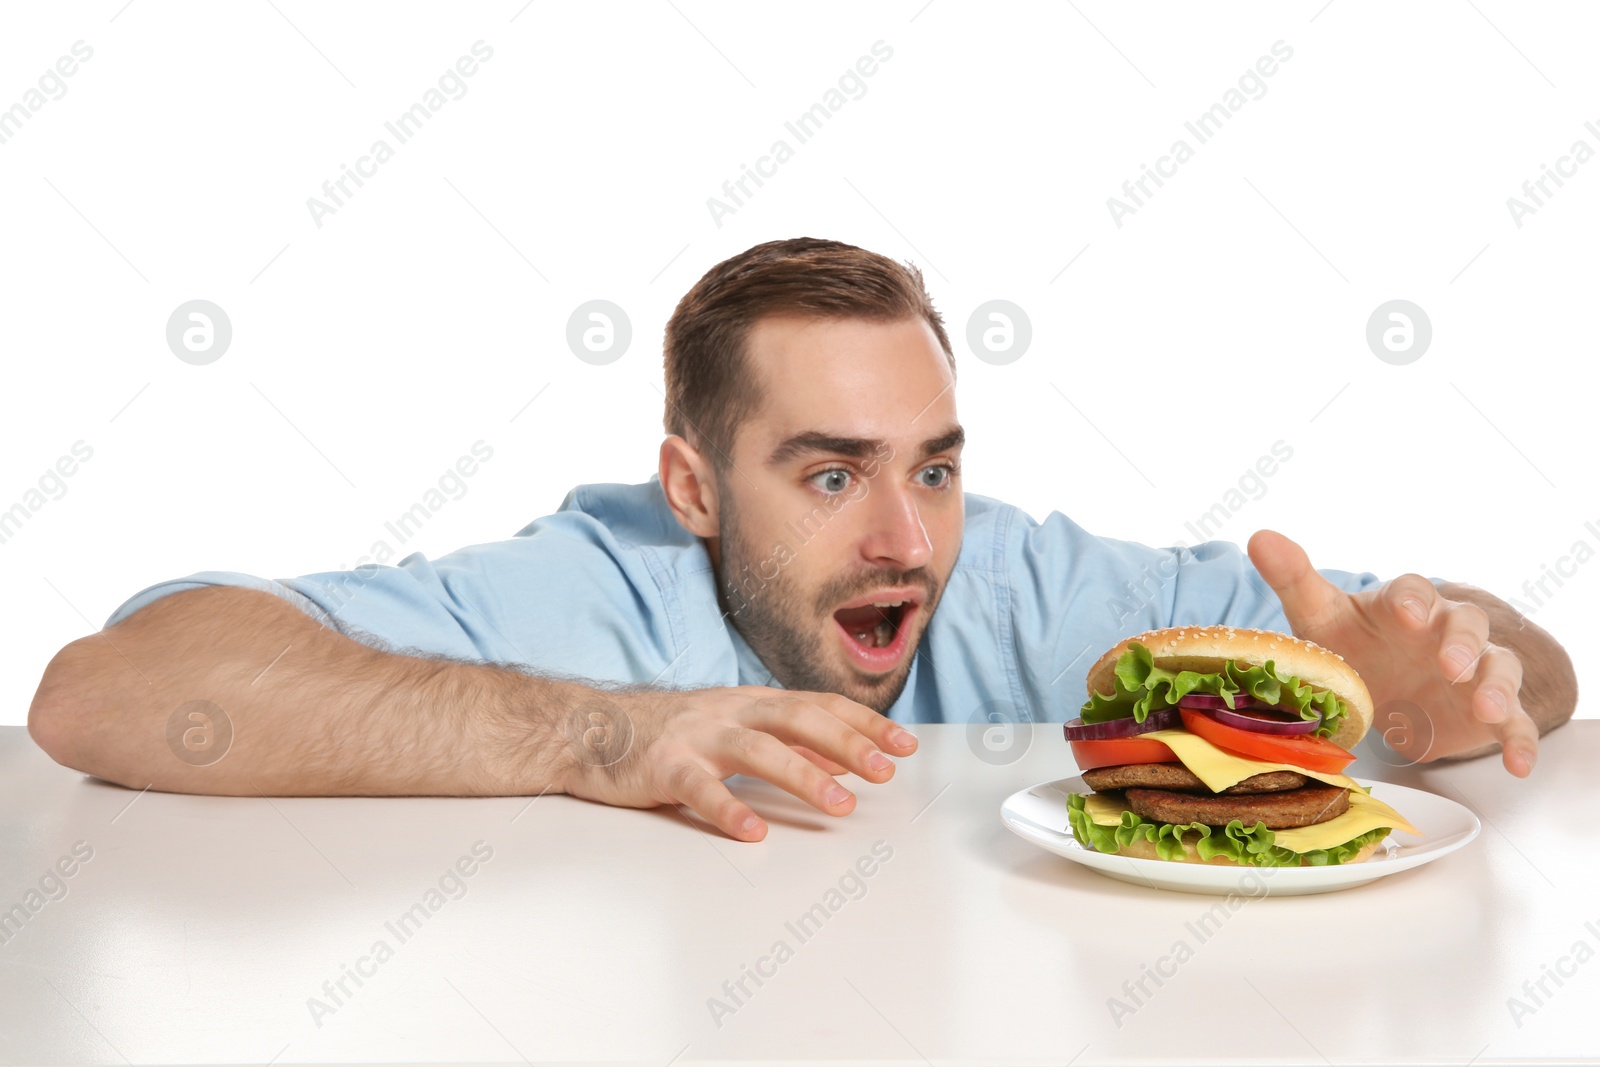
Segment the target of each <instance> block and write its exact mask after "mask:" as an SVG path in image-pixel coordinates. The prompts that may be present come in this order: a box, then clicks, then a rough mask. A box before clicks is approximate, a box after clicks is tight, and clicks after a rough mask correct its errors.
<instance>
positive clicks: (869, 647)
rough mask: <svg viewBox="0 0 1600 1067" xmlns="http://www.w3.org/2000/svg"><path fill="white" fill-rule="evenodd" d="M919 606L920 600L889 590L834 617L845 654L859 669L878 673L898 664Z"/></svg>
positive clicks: (916, 595) (916, 594) (866, 599)
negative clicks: (912, 618) (912, 619)
mask: <svg viewBox="0 0 1600 1067" xmlns="http://www.w3.org/2000/svg"><path fill="white" fill-rule="evenodd" d="M921 606H922V601H921V596H920V594H918V593H915V592H910V591H905V592H902V591H896V590H888V591H885V592H882V593H877V594H874V595H873V596H872V597H870V598H864V601H863V602H861V603H857V604H853V605H851V606H850V607H845V608H840V609H839V610H838V611H836V612H834V613H833V621H834V622H835V623H836V624H837V625H838V627H839V630H840V635H841V639H842V641H843V643H844V646H845V650H846V651H847V652H848V653H849V654H850V656H851V658H852V659H853V660H855V662H856V663H857V665H858V666H860V667H862V668H864V669H866V670H868V671H870V672H881V671H883V670H886V669H888V668H891V667H893V666H894V665H895V664H897V663H898V662H899V661H900V658H901V656H902V655H903V653H904V652H905V648H906V643H907V642H906V635H907V634H908V633H909V631H910V630H911V626H910V623H911V617H912V616H913V615H914V614H916V612H917V611H918V609H919V608H920V607H921Z"/></svg>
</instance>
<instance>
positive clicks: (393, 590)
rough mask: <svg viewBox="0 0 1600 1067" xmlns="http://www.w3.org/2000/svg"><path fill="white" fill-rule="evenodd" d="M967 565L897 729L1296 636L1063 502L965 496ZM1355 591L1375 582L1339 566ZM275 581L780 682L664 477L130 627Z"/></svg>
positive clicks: (1237, 588)
mask: <svg viewBox="0 0 1600 1067" xmlns="http://www.w3.org/2000/svg"><path fill="white" fill-rule="evenodd" d="M965 501H966V527H965V532H964V534H963V536H962V542H961V552H960V554H959V556H958V558H957V560H956V564H955V568H954V570H953V571H952V572H951V575H950V579H949V582H948V584H947V585H946V587H945V590H944V595H943V599H941V600H940V602H939V606H938V608H937V610H936V611H935V612H934V615H933V618H932V619H931V620H930V622H929V624H928V627H927V631H926V636H925V637H924V640H923V643H922V645H921V647H920V648H919V650H918V652H917V655H916V657H915V659H914V660H913V661H912V665H911V672H910V676H909V678H908V679H907V682H906V687H905V689H904V691H903V692H902V693H901V695H900V698H899V699H898V700H897V701H896V702H895V704H894V706H893V707H892V708H890V709H889V712H888V714H889V717H890V718H892V719H894V720H895V721H897V722H905V723H925V722H953V723H969V722H975V721H978V722H987V721H996V720H997V719H999V720H1004V721H1012V722H1018V721H1027V720H1032V721H1035V722H1064V721H1066V720H1068V719H1071V718H1073V717H1075V716H1076V715H1077V713H1078V708H1079V707H1080V706H1081V705H1082V704H1083V701H1084V697H1085V690H1084V678H1085V675H1086V674H1087V672H1088V669H1089V667H1090V666H1091V665H1092V664H1093V663H1094V661H1095V660H1096V659H1097V658H1098V657H1099V656H1100V654H1101V653H1102V652H1103V651H1105V650H1106V649H1108V648H1110V647H1111V646H1112V645H1114V644H1116V643H1117V642H1118V641H1120V640H1122V639H1123V638H1124V637H1127V636H1129V635H1132V634H1136V633H1139V632H1141V631H1143V630H1149V629H1156V628H1159V627H1164V626H1177V625H1186V626H1198V625H1203V624H1213V623H1226V624H1228V625H1231V626H1240V627H1257V628H1261V629H1268V630H1281V631H1287V630H1288V629H1289V623H1288V620H1287V619H1286V618H1285V617H1284V614H1283V609H1282V607H1281V605H1280V603H1279V601H1278V598H1277V596H1276V594H1274V593H1273V592H1272V590H1271V588H1270V587H1269V586H1268V585H1267V584H1266V581H1265V580H1264V579H1263V578H1262V577H1261V575H1260V574H1259V573H1258V572H1257V571H1256V569H1255V567H1254V566H1252V565H1251V563H1250V559H1249V557H1248V556H1247V555H1246V554H1245V553H1244V552H1243V551H1242V550H1241V549H1240V548H1239V546H1237V545H1234V544H1231V543H1229V542H1224V541H1207V542H1204V543H1202V544H1199V545H1195V546H1193V547H1192V548H1188V549H1185V548H1182V547H1171V548H1151V547H1148V546H1146V545H1141V544H1136V543H1134V542H1131V541H1120V540H1115V539H1112V538H1108V537H1096V536H1095V535H1093V534H1091V533H1089V532H1088V531H1086V530H1084V529H1083V528H1082V527H1081V526H1079V525H1078V524H1077V523H1075V522H1073V521H1072V520H1071V519H1069V518H1068V517H1067V516H1065V515H1063V514H1061V513H1060V512H1051V513H1050V515H1049V516H1047V517H1046V518H1045V520H1044V521H1043V522H1036V521H1034V519H1032V518H1031V517H1030V516H1028V515H1027V514H1026V513H1025V512H1023V511H1022V510H1021V509H1020V508H1016V507H1013V506H1011V505H1009V504H1005V503H1002V502H1001V501H998V500H995V499H992V498H990V497H985V496H978V495H975V494H973V493H967V494H965ZM1320 573H1321V574H1322V575H1324V576H1325V577H1327V578H1328V579H1329V580H1330V581H1332V582H1333V583H1334V584H1335V585H1337V586H1339V587H1340V588H1341V589H1344V590H1345V591H1347V592H1357V591H1360V590H1363V589H1368V588H1371V587H1372V586H1374V585H1377V584H1379V583H1380V579H1378V578H1377V577H1376V576H1375V575H1372V574H1369V573H1360V574H1357V573H1351V572H1348V571H1339V570H1323V571H1321V572H1320ZM206 585H235V586H246V587H249V588H253V589H263V590H266V591H268V592H271V593H275V594H276V595H278V596H280V597H283V598H284V599H285V600H287V601H289V602H290V603H292V604H294V605H296V606H297V607H299V608H300V609H301V610H303V611H305V612H306V613H307V614H309V615H311V616H312V617H313V618H316V619H318V620H319V621H320V622H322V623H324V624H325V625H329V626H332V627H334V628H336V629H338V630H340V631H341V632H344V633H346V634H348V635H349V636H351V637H353V638H355V639H357V640H360V641H362V642H364V643H366V644H369V645H373V646H375V647H379V648H389V649H391V650H393V651H398V652H405V653H408V654H415V655H440V656H450V657H455V658H458V659H466V660H473V661H487V662H494V663H508V664H518V665H523V666H525V667H528V668H531V669H532V670H534V671H536V672H538V673H542V674H548V675H551V676H556V677H566V678H574V677H576V678H585V679H597V680H608V681H617V682H634V683H657V684H661V685H666V686H671V687H675V688H702V687H709V686H732V685H770V686H780V683H779V682H777V681H776V680H775V679H773V677H772V675H771V673H770V672H769V671H768V670H767V668H766V667H765V666H764V665H763V664H762V662H761V660H760V659H759V658H758V657H757V656H756V654H755V653H754V652H753V651H752V650H751V648H750V646H749V645H747V644H746V643H745V641H744V639H743V637H741V636H740V634H739V632H738V630H736V629H735V628H734V626H733V623H732V622H731V621H730V620H729V619H727V618H726V617H725V616H724V614H723V611H722V609H721V608H720V607H719V605H718V602H717V593H716V585H715V582H714V579H713V577H712V572H711V560H710V557H709V556H708V555H707V553H706V549H705V546H704V544H703V543H702V542H701V541H700V539H699V538H697V537H695V536H694V535H692V534H690V533H689V532H688V531H687V530H685V529H683V527H682V526H680V525H679V524H678V521H677V519H676V518H674V516H673V514H672V512H671V510H670V509H669V508H668V506H667V502H666V497H665V496H664V494H663V493H662V491H661V483H660V480H659V479H658V478H655V477H652V478H651V479H650V480H649V481H648V482H644V483H642V484H639V485H619V484H611V483H605V484H595V485H580V486H578V487H577V488H575V489H573V490H572V491H571V492H570V493H568V494H567V498H566V499H565V500H564V501H563V502H562V504H561V508H560V510H558V511H557V512H556V513H555V514H553V515H548V516H546V517H544V518H541V519H536V520H535V521H534V522H532V523H530V524H529V525H528V526H527V527H526V528H525V529H523V530H522V531H521V532H519V533H518V534H517V535H516V536H515V537H512V538H510V539H509V540H504V541H494V542H490V543H488V544H481V545H472V546H470V547H467V548H462V549H459V550H457V551H455V552H451V553H449V554H448V555H444V556H441V557H439V558H438V559H434V560H429V559H427V558H426V557H424V556H423V555H422V554H421V553H413V554H412V555H410V556H407V557H405V558H404V559H402V560H400V561H399V563H398V564H397V565H392V566H379V565H377V564H368V565H366V566H365V567H364V568H357V569H354V570H349V571H331V572H325V573H320V574H308V575H304V576H302V577H299V578H283V579H277V580H268V579H263V578H257V577H254V576H252V575H248V574H242V573H238V572H234V571H201V572H199V573H197V574H192V575H190V576H189V577H187V578H178V579H173V580H171V581H166V582H161V583H159V584H157V585H153V586H151V587H149V588H148V589H145V590H142V591H141V592H139V593H138V594H137V595H135V596H134V597H132V598H131V599H129V600H128V601H127V602H125V603H124V604H122V606H120V607H119V608H117V610H116V611H115V612H113V613H112V615H111V617H110V618H109V619H108V620H107V621H106V625H107V626H110V625H112V624H114V623H116V622H119V621H121V620H122V619H124V618H126V617H127V616H128V615H130V614H132V613H133V612H134V611H137V610H138V609H139V608H141V607H143V606H145V605H146V604H149V603H150V602H151V601H154V600H156V599H158V598H160V597H162V596H165V595H167V594H168V593H175V592H177V591H179V590H182V589H194V588H198V587H201V586H206Z"/></svg>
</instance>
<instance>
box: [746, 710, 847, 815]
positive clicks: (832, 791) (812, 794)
mask: <svg viewBox="0 0 1600 1067" xmlns="http://www.w3.org/2000/svg"><path fill="white" fill-rule="evenodd" d="M721 747H722V751H721V752H719V753H717V756H719V757H720V758H719V759H717V762H718V763H719V764H721V765H722V766H731V767H733V768H734V769H735V771H737V773H739V774H748V775H750V776H752V777H755V778H761V779H764V780H765V781H768V782H771V783H772V784H773V785H775V786H777V787H778V788H779V789H782V790H784V791H785V792H788V793H793V794H794V795H795V796H797V797H799V798H800V799H801V800H803V801H805V802H806V803H807V804H810V805H811V806H812V807H814V808H816V809H817V810H818V811H821V812H825V813H826V814H828V815H848V814H849V813H850V812H851V811H852V810H854V808H855V806H856V797H855V794H854V793H852V792H850V790H848V789H846V788H845V787H844V786H842V785H840V784H839V783H838V782H836V781H834V779H833V776H832V775H830V774H828V773H827V772H826V771H824V770H823V769H822V768H821V767H818V766H817V765H816V764H814V763H811V762H809V761H808V760H806V759H804V758H802V757H801V756H800V755H799V753H797V752H795V750H794V749H792V748H790V747H789V746H788V745H786V744H784V743H783V742H782V741H779V740H778V739H777V738H776V737H774V736H773V735H772V734H770V733H766V732H765V731H762V730H752V729H750V728H749V727H745V726H734V727H731V728H729V729H728V731H727V732H726V733H725V734H724V740H723V744H722V746H721Z"/></svg>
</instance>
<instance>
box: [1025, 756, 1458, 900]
mask: <svg viewBox="0 0 1600 1067" xmlns="http://www.w3.org/2000/svg"><path fill="white" fill-rule="evenodd" d="M1356 781H1358V782H1360V783H1361V784H1362V785H1364V786H1368V787H1370V788H1371V789H1372V795H1373V796H1374V797H1377V798H1378V799H1380V800H1382V801H1383V802H1384V803H1386V804H1388V805H1389V806H1390V807H1392V808H1394V809H1395V810H1396V811H1398V812H1399V813H1400V814H1402V815H1404V816H1405V817H1406V818H1407V819H1408V820H1410V822H1411V824H1412V825H1413V826H1415V827H1416V828H1417V829H1419V830H1421V831H1422V832H1423V836H1422V837H1420V838H1419V837H1413V836H1412V835H1411V834H1408V833H1406V832H1405V831H1403V830H1395V831H1393V832H1392V833H1390V835H1389V836H1388V837H1387V838H1385V839H1384V841H1383V843H1382V844H1380V845H1379V846H1378V850H1377V851H1376V852H1374V853H1373V854H1372V856H1371V857H1370V858H1369V859H1367V860H1366V861H1365V862H1363V863H1351V864H1340V865H1337V866H1332V867H1235V866H1224V865H1220V864H1218V865H1213V864H1206V863H1172V862H1169V861H1167V860H1143V859H1132V858H1130V857H1128V856H1118V855H1115V854H1107V853H1104V852H1096V851H1095V850H1094V849H1092V848H1087V847H1085V846H1083V845H1080V844H1079V843H1078V839H1077V838H1075V837H1073V836H1072V829H1071V827H1069V826H1068V825H1067V794H1068V793H1089V792H1091V790H1090V789H1089V787H1088V786H1086V785H1085V784H1084V782H1083V779H1082V778H1062V779H1060V780H1059V781H1054V782H1041V783H1039V784H1038V785H1036V786H1033V787H1031V788H1028V789H1024V790H1022V791H1021V792H1020V793H1013V794H1012V795H1011V796H1009V797H1007V798H1006V800H1005V803H1003V804H1001V805H1000V819H1001V821H1002V822H1004V823H1005V824H1006V827H1007V828H1008V829H1010V830H1011V831H1012V832H1013V833H1015V834H1016V835H1017V836H1018V837H1021V838H1022V839H1023V840H1024V841H1031V842H1032V843H1033V844H1035V845H1038V846H1039V847H1040V848H1042V849H1046V850H1047V851H1050V852H1054V853H1055V854H1056V855H1058V856H1065V857H1066V858H1067V859H1069V860H1072V861H1073V862H1075V863H1081V864H1083V865H1084V866H1086V867H1092V868H1094V869H1095V870H1097V871H1099V872H1100V873H1101V874H1104V875H1106V876H1108V877H1111V878H1116V879H1118V880H1119V881H1123V882H1131V883H1133V884H1134V885H1143V886H1150V887H1152V888H1155V889H1172V890H1176V891H1178V892H1180V893H1211V894H1215V895H1218V896H1226V895H1227V894H1229V893H1238V894H1240V895H1245V896H1263V895H1266V896H1298V895H1300V894H1304V893H1330V892H1332V891H1333V890H1335V889H1349V888H1350V887H1351V886H1358V885H1366V884H1367V883H1368V882H1375V881H1377V880H1378V879H1379V878H1382V877H1384V876H1385V875H1389V874H1398V873H1399V872H1400V871H1409V870H1410V869H1411V868H1413V867H1419V866H1421V865H1422V864H1424V863H1428V862H1431V861H1432V860H1436V859H1438V858H1439V857H1440V856H1446V855H1449V854H1450V853H1452V852H1454V851H1455V850H1456V849H1458V848H1460V847H1461V846H1462V845H1465V844H1466V843H1467V842H1468V841H1471V840H1472V839H1473V838H1475V837H1477V836H1478V830H1479V829H1480V826H1479V823H1478V817H1477V816H1476V815H1474V814H1473V813H1472V812H1471V810H1469V809H1467V808H1464V807H1462V806H1461V805H1460V804H1457V803H1456V802H1455V801H1453V800H1450V799H1448V798H1446V797H1441V796H1436V795H1435V794H1433V793H1425V792H1423V791H1422V790H1420V789H1411V788H1408V787H1406V786H1403V785H1392V784H1390V783H1388V782H1373V781H1371V780H1369V779H1366V778H1357V779H1356ZM1263 886H1264V887H1265V888H1264V889H1263Z"/></svg>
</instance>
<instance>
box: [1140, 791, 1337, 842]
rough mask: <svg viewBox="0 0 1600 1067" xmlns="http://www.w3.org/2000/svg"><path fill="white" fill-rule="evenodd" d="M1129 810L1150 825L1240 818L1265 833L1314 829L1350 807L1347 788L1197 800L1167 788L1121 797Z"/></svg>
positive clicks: (1216, 822) (1214, 823) (1211, 822)
mask: <svg viewBox="0 0 1600 1067" xmlns="http://www.w3.org/2000/svg"><path fill="white" fill-rule="evenodd" d="M1123 796H1124V798H1125V800H1126V803H1127V805H1128V808H1129V810H1131V811H1132V812H1133V813H1134V814H1135V815H1138V816H1139V817H1140V818H1144V819H1149V820H1151V821H1152V822H1175V823H1187V822H1203V823H1205V824H1206V825H1207V826H1226V825H1227V824H1228V823H1229V822H1231V821H1233V820H1234V819H1238V820H1239V821H1240V822H1242V823H1243V824H1244V825H1245V826H1247V827H1250V826H1254V825H1255V824H1256V823H1258V822H1260V823H1265V824H1266V827H1267V829H1269V830H1286V829H1289V828H1290V827H1294V826H1314V825H1315V824H1317V823H1319V822H1327V821H1328V820H1329V819H1333V818H1337V817H1338V816H1340V815H1343V814H1344V813H1345V812H1346V811H1348V810H1349V808H1350V790H1348V789H1345V788H1344V787H1343V786H1337V785H1323V784H1322V783H1320V782H1318V783H1317V784H1316V785H1308V786H1302V787H1301V788H1299V789H1290V790H1287V791H1285V792H1280V793H1261V794H1256V795H1252V796H1223V795H1220V794H1215V793H1213V794H1211V795H1209V796H1197V795H1195V794H1192V793H1176V792H1173V791H1171V790H1168V789H1137V788H1136V789H1129V790H1127V791H1126V792H1125V793H1124V794H1123Z"/></svg>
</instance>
